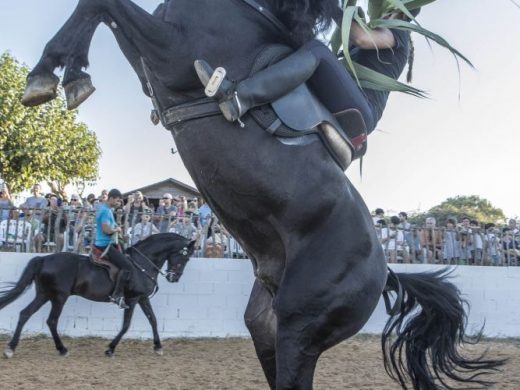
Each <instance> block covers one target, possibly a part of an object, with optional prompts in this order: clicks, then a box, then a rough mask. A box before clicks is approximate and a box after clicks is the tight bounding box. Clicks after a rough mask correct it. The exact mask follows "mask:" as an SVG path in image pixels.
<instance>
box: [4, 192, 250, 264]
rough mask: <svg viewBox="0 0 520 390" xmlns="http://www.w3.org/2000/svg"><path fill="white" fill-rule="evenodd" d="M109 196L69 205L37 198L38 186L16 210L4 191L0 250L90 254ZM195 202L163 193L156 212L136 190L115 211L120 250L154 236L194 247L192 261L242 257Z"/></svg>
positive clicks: (76, 199) (203, 207)
mask: <svg viewBox="0 0 520 390" xmlns="http://www.w3.org/2000/svg"><path fill="white" fill-rule="evenodd" d="M107 196H108V191H106V190H103V191H102V192H101V194H100V195H99V196H98V197H96V195H95V194H89V195H88V196H87V197H86V198H85V199H82V198H81V197H80V196H79V195H77V194H73V195H72V196H70V199H69V200H68V201H65V200H64V199H61V198H60V197H58V196H57V195H56V194H52V193H50V194H46V195H45V196H44V195H43V194H42V193H41V187H40V186H39V185H38V184H36V185H34V186H33V188H32V195H31V196H30V197H28V198H27V199H26V200H25V202H24V203H22V204H21V205H20V206H19V207H14V205H13V203H12V202H11V200H10V195H9V192H8V190H7V188H5V186H4V188H1V189H0V250H2V251H17V252H37V253H52V252H59V251H70V252H77V253H84V254H85V253H89V252H90V250H91V247H92V244H93V242H94V239H95V231H96V226H95V219H96V218H95V216H96V210H97V209H98V207H99V205H100V204H101V202H105V201H106V200H107ZM200 203H201V200H200V199H198V198H192V199H187V198H186V197H185V196H176V197H174V196H173V195H172V194H170V193H165V194H164V195H163V197H162V199H160V200H159V204H158V205H157V207H155V206H154V204H152V203H151V202H149V201H148V199H146V197H144V196H143V194H142V193H141V192H140V191H137V192H135V193H134V194H132V195H130V196H129V197H128V199H127V200H126V203H125V204H120V205H119V206H117V207H116V208H115V209H114V210H113V212H114V216H115V219H116V222H117V223H118V225H119V226H121V227H122V230H123V233H122V234H121V235H120V236H119V237H118V240H119V243H120V244H121V245H122V246H123V247H124V248H126V247H129V246H131V245H135V244H137V243H138V242H139V241H142V240H144V239H145V238H147V237H149V236H150V235H152V234H156V233H166V232H170V233H177V234H179V235H181V236H183V237H186V238H188V239H190V240H195V241H196V242H197V252H196V253H195V255H196V256H201V257H203V256H204V257H234V258H245V257H246V256H245V254H244V251H243V250H242V248H241V247H240V245H239V244H238V243H237V242H236V240H234V239H233V237H231V235H230V234H229V233H228V232H227V230H226V229H225V228H224V226H222V225H221V224H220V222H219V220H218V219H217V218H216V217H215V216H214V215H213V213H212V212H211V210H210V208H209V207H208V205H207V204H206V203H202V204H200Z"/></svg>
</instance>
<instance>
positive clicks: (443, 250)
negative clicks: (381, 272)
mask: <svg viewBox="0 0 520 390" xmlns="http://www.w3.org/2000/svg"><path fill="white" fill-rule="evenodd" d="M373 221H374V226H375V228H376V232H377V235H378V237H379V240H380V243H381V245H382V247H383V250H384V252H385V255H386V257H387V259H388V262H390V263H423V264H452V265H482V266H518V265H520V231H519V229H518V227H517V221H516V220H515V219H510V220H509V222H508V224H507V226H502V227H499V226H497V225H495V224H494V223H486V224H484V225H482V224H481V223H480V222H479V221H477V220H474V219H471V218H469V217H467V216H460V217H458V218H456V217H451V218H448V219H447V221H446V224H445V225H444V226H437V221H436V219H435V218H434V217H427V218H426V220H425V223H424V225H423V226H417V225H415V224H412V223H410V222H409V221H408V215H407V213H405V212H400V213H399V214H398V215H396V216H392V217H390V218H388V219H387V218H385V214H384V211H383V210H382V209H380V208H379V209H376V211H375V215H374V216H373Z"/></svg>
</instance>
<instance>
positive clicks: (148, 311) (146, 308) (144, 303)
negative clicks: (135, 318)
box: [139, 297, 163, 355]
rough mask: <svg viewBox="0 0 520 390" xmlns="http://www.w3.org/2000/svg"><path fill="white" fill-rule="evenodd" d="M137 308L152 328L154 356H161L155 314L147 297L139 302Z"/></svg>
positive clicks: (161, 350)
mask: <svg viewBox="0 0 520 390" xmlns="http://www.w3.org/2000/svg"><path fill="white" fill-rule="evenodd" d="M139 306H141V309H142V310H143V313H144V315H145V316H146V318H148V321H149V322H150V325H151V326H152V332H153V349H154V351H155V353H156V354H158V355H162V354H163V349H162V345H161V339H160V338H159V332H158V330H157V319H156V318H155V314H154V312H153V308H152V305H151V303H150V299H149V298H148V297H144V298H142V299H141V300H140V301H139Z"/></svg>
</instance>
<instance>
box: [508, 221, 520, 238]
mask: <svg viewBox="0 0 520 390" xmlns="http://www.w3.org/2000/svg"><path fill="white" fill-rule="evenodd" d="M508 226H509V229H510V230H511V233H512V234H513V235H515V236H516V235H517V234H518V232H519V230H518V226H517V222H516V219H513V218H511V219H510V220H509V223H508Z"/></svg>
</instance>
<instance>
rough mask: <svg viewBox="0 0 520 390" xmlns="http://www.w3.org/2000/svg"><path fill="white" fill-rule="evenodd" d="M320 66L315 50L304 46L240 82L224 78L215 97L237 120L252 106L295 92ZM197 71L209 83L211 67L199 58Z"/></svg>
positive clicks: (227, 116)
mask: <svg viewBox="0 0 520 390" xmlns="http://www.w3.org/2000/svg"><path fill="white" fill-rule="evenodd" d="M318 65H319V62H318V59H317V58H316V57H315V56H314V55H313V53H312V52H311V51H309V50H306V49H303V48H302V49H300V50H298V51H297V52H295V53H293V54H291V55H290V56H288V57H286V58H284V59H283V60H281V61H279V62H277V63H275V64H273V65H271V66H269V67H268V68H266V69H263V70H261V71H260V72H258V73H256V74H255V75H253V76H251V77H250V78H248V79H245V80H242V81H240V82H239V83H236V84H235V83H232V82H230V81H228V80H224V81H223V82H222V84H221V86H220V88H219V91H218V92H217V94H216V95H215V97H216V98H217V99H218V100H219V102H220V109H221V110H222V113H223V114H224V116H225V117H226V119H227V120H229V121H230V122H234V121H236V120H237V119H239V118H240V117H241V116H242V115H244V114H245V113H246V112H247V111H248V110H249V109H251V108H253V107H257V106H260V105H263V104H266V103H270V102H272V101H274V100H276V99H278V98H281V97H282V96H284V95H286V94H287V93H288V92H290V91H292V90H293V89H294V88H296V87H297V86H299V85H300V84H302V83H303V82H305V81H306V80H308V79H309V77H311V76H312V74H313V73H314V71H315V70H316V67H317V66H318ZM195 70H196V71H197V74H198V76H199V78H200V80H201V82H202V83H203V84H204V85H206V84H207V83H208V81H209V78H210V77H211V74H212V73H213V69H212V68H211V66H209V65H208V64H207V63H206V62H204V61H201V60H197V61H196V62H195Z"/></svg>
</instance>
